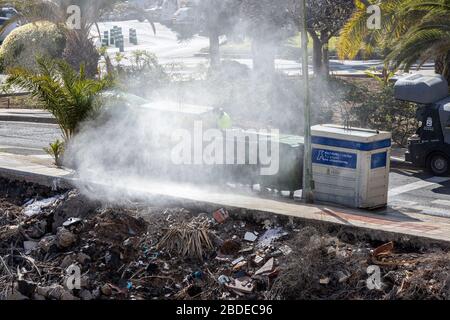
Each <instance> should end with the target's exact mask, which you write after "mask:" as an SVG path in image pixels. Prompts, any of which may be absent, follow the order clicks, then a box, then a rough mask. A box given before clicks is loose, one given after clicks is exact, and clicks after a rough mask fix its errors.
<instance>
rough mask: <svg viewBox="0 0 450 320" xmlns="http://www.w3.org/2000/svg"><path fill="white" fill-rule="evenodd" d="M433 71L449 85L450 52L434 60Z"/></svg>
mask: <svg viewBox="0 0 450 320" xmlns="http://www.w3.org/2000/svg"><path fill="white" fill-rule="evenodd" d="M434 71H435V72H436V73H438V74H441V75H442V76H443V77H444V78H445V79H447V82H448V83H449V85H450V52H448V53H447V54H446V55H442V56H439V57H437V58H436V60H435V62H434Z"/></svg>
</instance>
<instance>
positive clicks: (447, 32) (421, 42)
mask: <svg viewBox="0 0 450 320" xmlns="http://www.w3.org/2000/svg"><path fill="white" fill-rule="evenodd" d="M401 9H402V10H401V12H400V13H401V15H402V17H403V18H404V19H409V18H410V17H411V16H412V17H417V16H423V17H422V18H421V19H420V20H419V21H418V22H417V23H416V24H415V25H414V26H413V27H411V28H410V29H409V30H408V32H407V33H406V34H405V35H404V36H403V37H402V38H401V39H400V41H399V42H398V43H397V44H396V45H395V46H394V47H393V51H392V52H391V53H390V54H389V55H388V56H387V59H388V60H389V61H392V62H393V64H394V65H395V66H402V67H403V68H404V69H405V70H408V69H409V68H410V67H411V65H412V64H414V63H416V62H417V61H419V62H420V63H421V64H422V63H424V62H425V61H427V60H429V59H430V58H434V59H435V60H436V61H437V63H436V71H437V72H438V73H440V74H442V75H443V76H444V77H445V78H446V79H447V80H448V81H449V82H450V0H435V1H434V2H431V1H427V0H410V1H406V2H405V3H404V5H403V6H402V8H401Z"/></svg>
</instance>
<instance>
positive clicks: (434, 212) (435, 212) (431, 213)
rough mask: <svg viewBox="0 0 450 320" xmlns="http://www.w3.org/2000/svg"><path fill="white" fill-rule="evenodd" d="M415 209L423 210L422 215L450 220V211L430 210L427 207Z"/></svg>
mask: <svg viewBox="0 0 450 320" xmlns="http://www.w3.org/2000/svg"><path fill="white" fill-rule="evenodd" d="M414 209H416V210H421V213H423V214H426V215H429V216H436V217H445V218H450V209H448V210H447V209H441V208H430V207H425V206H417V207H414Z"/></svg>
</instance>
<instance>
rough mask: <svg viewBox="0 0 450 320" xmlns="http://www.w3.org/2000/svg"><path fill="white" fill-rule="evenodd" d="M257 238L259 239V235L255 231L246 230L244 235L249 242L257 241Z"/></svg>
mask: <svg viewBox="0 0 450 320" xmlns="http://www.w3.org/2000/svg"><path fill="white" fill-rule="evenodd" d="M256 239H258V236H257V235H255V234H254V233H253V232H246V233H245V235H244V240H245V241H249V242H255V241H256Z"/></svg>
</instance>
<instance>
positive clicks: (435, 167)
mask: <svg viewBox="0 0 450 320" xmlns="http://www.w3.org/2000/svg"><path fill="white" fill-rule="evenodd" d="M428 169H429V170H430V171H431V172H432V173H433V174H434V175H436V176H443V175H446V174H448V172H449V159H448V157H447V156H446V155H444V154H442V153H434V154H432V155H431V156H430V157H429V159H428Z"/></svg>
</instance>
